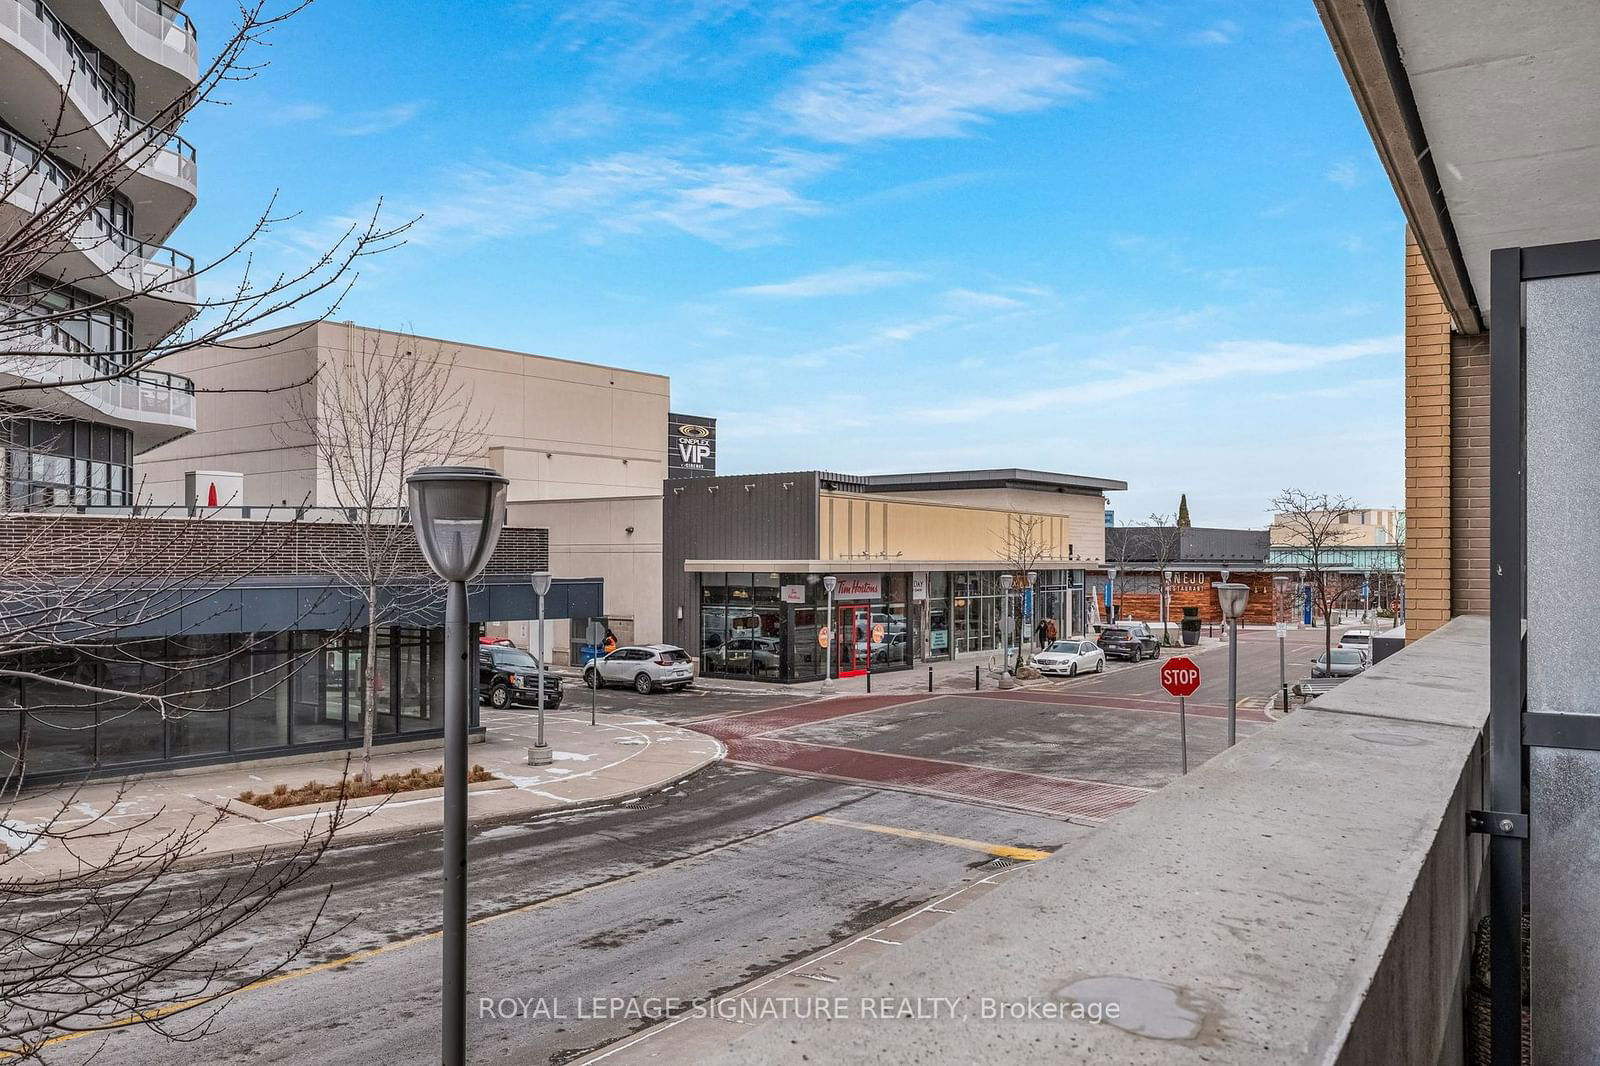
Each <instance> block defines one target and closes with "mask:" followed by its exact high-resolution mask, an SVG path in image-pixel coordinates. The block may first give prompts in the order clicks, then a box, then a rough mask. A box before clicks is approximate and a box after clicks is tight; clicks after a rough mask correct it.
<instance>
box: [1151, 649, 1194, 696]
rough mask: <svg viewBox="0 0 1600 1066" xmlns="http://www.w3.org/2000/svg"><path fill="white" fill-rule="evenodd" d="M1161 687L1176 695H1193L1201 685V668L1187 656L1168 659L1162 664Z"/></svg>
mask: <svg viewBox="0 0 1600 1066" xmlns="http://www.w3.org/2000/svg"><path fill="white" fill-rule="evenodd" d="M1161 687H1162V688H1164V689H1166V690H1167V692H1168V693H1170V694H1171V695H1174V696H1193V695H1194V693H1195V690H1196V689H1198V688H1199V687H1200V668H1199V667H1198V666H1196V665H1195V664H1194V660H1193V659H1190V658H1188V657H1187V656H1183V655H1180V656H1178V657H1177V658H1176V659H1168V660H1167V661H1166V662H1165V663H1163V664H1162V665H1161Z"/></svg>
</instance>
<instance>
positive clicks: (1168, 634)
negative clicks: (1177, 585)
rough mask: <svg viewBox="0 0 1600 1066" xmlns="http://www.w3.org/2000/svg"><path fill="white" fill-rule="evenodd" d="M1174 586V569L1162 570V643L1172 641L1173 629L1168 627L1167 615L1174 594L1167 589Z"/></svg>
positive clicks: (1167, 643) (1165, 643)
mask: <svg viewBox="0 0 1600 1066" xmlns="http://www.w3.org/2000/svg"><path fill="white" fill-rule="evenodd" d="M1171 587H1172V571H1171V570H1163V571H1161V643H1162V644H1163V645H1169V644H1171V643H1172V631H1171V630H1169V629H1168V628H1167V615H1168V613H1170V612H1171V610H1172V602H1171V599H1172V594H1171V593H1170V592H1168V591H1167V590H1168V589H1169V588H1171Z"/></svg>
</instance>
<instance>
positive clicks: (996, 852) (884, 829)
mask: <svg viewBox="0 0 1600 1066" xmlns="http://www.w3.org/2000/svg"><path fill="white" fill-rule="evenodd" d="M810 821H813V822H826V823H828V824H829V825H842V826H845V827H846V828H848V829H861V830H865V831H866V832H868V833H884V834H886V835H888V836H893V837H906V838H907V839H910V840H925V841H927V842H928V843H930V844H945V845H948V846H950V847H952V848H966V849H967V850H968V851H981V852H983V853H984V854H985V855H993V856H995V857H997V858H1001V859H1022V860H1025V861H1027V862H1033V861H1035V860H1038V859H1047V858H1049V857H1050V853H1049V852H1048V851H1040V850H1039V849H1038V848H1014V847H1011V846H1009V845H1007V844H989V843H985V842H984V841H982V840H967V839H965V838H964V837H947V836H945V835H943V834H942V833H926V832H923V831H922V830H920V829H902V828H900V827H899V826H894V825H876V824H874V823H872V822H852V821H850V820H849V819H848V818H835V817H833V816H832V815H827V814H813V815H812V816H811V818H810Z"/></svg>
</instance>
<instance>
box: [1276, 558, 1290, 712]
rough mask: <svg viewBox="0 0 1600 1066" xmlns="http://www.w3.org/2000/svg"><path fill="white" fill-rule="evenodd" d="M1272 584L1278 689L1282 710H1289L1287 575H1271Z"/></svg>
mask: <svg viewBox="0 0 1600 1066" xmlns="http://www.w3.org/2000/svg"><path fill="white" fill-rule="evenodd" d="M1272 583H1273V584H1274V585H1276V586H1277V592H1278V595H1277V596H1276V597H1274V599H1273V604H1272V616H1273V619H1274V620H1275V621H1276V622H1277V623H1278V687H1279V688H1280V689H1281V690H1282V691H1283V710H1284V712H1285V713H1288V710H1289V666H1288V660H1287V658H1286V657H1285V654H1284V647H1283V646H1284V641H1285V640H1286V638H1287V637H1288V634H1289V624H1288V623H1287V622H1285V621H1284V620H1283V607H1284V597H1285V596H1286V595H1287V594H1288V591H1289V575H1288V574H1273V575H1272Z"/></svg>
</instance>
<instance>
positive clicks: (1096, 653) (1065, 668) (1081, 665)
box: [1033, 640, 1106, 677]
mask: <svg viewBox="0 0 1600 1066" xmlns="http://www.w3.org/2000/svg"><path fill="white" fill-rule="evenodd" d="M1033 665H1034V666H1037V667H1038V668H1039V672H1040V673H1041V674H1051V675H1054V676H1056V677H1077V676H1078V675H1079V674H1080V673H1089V672H1093V673H1096V674H1098V673H1100V672H1101V671H1102V670H1104V669H1105V668H1106V653H1105V652H1103V651H1101V650H1100V646H1099V645H1098V644H1096V643H1095V642H1094V641H1092V640H1057V641H1053V642H1052V643H1051V644H1050V646H1049V647H1048V648H1046V649H1044V651H1041V652H1040V653H1039V654H1037V655H1035V656H1034V657H1033Z"/></svg>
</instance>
